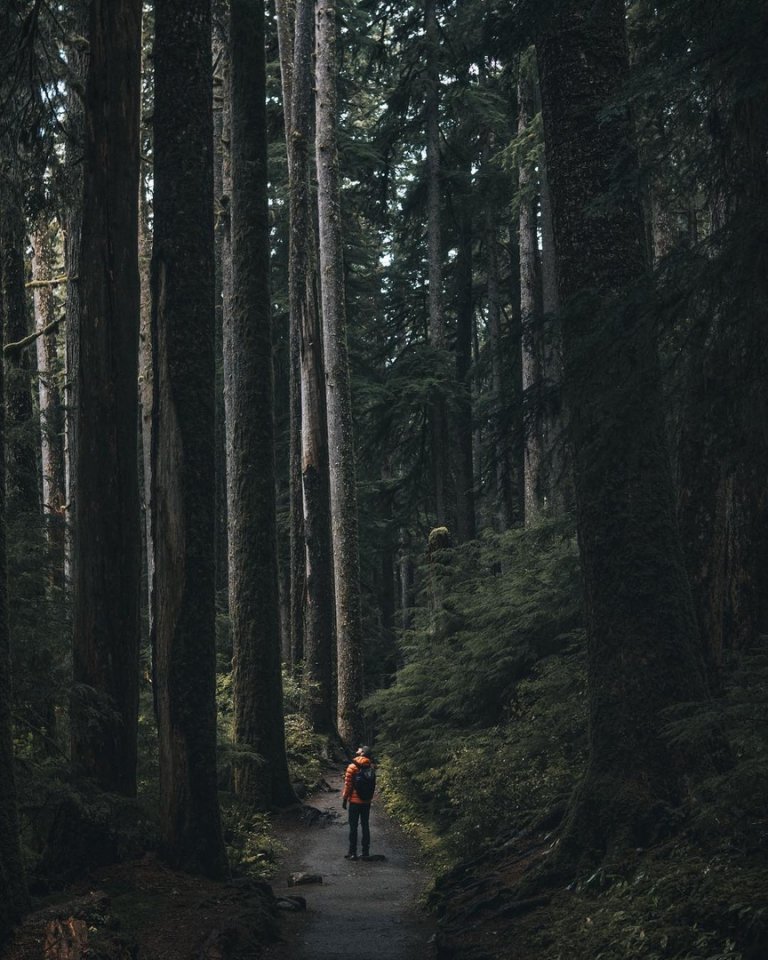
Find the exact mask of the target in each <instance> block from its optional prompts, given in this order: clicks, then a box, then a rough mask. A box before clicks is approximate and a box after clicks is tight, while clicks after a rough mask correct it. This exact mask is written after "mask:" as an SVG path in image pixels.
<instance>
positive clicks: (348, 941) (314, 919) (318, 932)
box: [266, 771, 435, 960]
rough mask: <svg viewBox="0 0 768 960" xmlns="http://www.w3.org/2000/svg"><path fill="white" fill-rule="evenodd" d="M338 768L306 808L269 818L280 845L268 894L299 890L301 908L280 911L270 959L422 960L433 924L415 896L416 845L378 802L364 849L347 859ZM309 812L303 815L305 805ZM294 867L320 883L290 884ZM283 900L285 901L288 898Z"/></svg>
mask: <svg viewBox="0 0 768 960" xmlns="http://www.w3.org/2000/svg"><path fill="white" fill-rule="evenodd" d="M341 787H342V773H341V771H335V772H334V773H333V774H332V775H331V776H330V777H329V778H328V787H327V788H326V790H325V791H324V792H321V793H317V794H315V795H313V796H312V797H309V798H308V800H307V801H306V806H305V815H304V816H303V817H302V818H298V817H296V816H295V815H293V816H292V815H290V814H286V815H285V816H283V817H281V818H279V819H278V820H277V822H276V824H275V826H276V831H277V836H278V839H279V840H280V841H281V843H282V844H283V845H284V848H285V853H284V854H283V855H282V856H281V858H280V860H279V862H278V865H277V872H276V874H275V877H274V879H273V880H272V886H273V888H274V891H275V895H276V896H277V897H278V898H284V899H285V900H286V901H288V898H290V897H301V898H303V899H304V900H305V901H306V910H301V911H299V912H291V913H287V914H286V916H285V921H284V923H283V924H282V936H283V941H282V942H281V943H279V944H275V945H274V946H271V947H269V948H268V950H267V954H266V956H267V957H268V958H269V960H340V958H343V957H348V956H354V957H355V958H357V960H428V958H429V957H431V956H432V946H431V943H430V941H431V940H432V937H433V934H434V930H435V926H434V922H433V921H432V919H431V918H430V917H429V916H428V914H427V913H426V912H425V911H424V910H423V909H421V908H420V906H419V901H420V898H421V894H422V893H423V891H424V889H425V887H426V885H427V882H428V875H427V872H426V870H425V869H424V867H423V865H422V863H421V861H420V858H419V853H418V850H417V849H416V848H415V846H414V845H413V843H412V842H411V841H410V840H409V839H408V838H407V837H406V836H405V835H404V834H403V832H402V830H401V829H400V828H399V827H398V826H397V824H396V823H394V822H393V820H392V819H391V818H390V817H389V816H388V814H387V813H386V811H385V809H384V805H383V803H381V802H378V803H377V802H376V801H374V803H373V807H372V810H371V855H372V856H374V857H383V858H384V859H382V860H379V859H373V860H371V861H362V860H357V861H349V860H345V859H344V854H345V853H346V852H347V815H346V813H344V812H343V811H342V809H341ZM308 808H309V809H310V811H316V812H312V813H311V815H310V816H307V815H306V811H307V809H308ZM294 874H305V875H308V876H312V875H314V876H319V877H321V878H322V883H313V884H306V885H304V884H300V885H289V878H290V877H291V876H292V875H294ZM288 902H290V901H288Z"/></svg>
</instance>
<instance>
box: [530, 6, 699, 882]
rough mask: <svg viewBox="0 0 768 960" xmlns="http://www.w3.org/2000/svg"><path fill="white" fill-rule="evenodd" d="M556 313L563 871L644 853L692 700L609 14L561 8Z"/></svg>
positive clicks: (688, 624)
mask: <svg viewBox="0 0 768 960" xmlns="http://www.w3.org/2000/svg"><path fill="white" fill-rule="evenodd" d="M537 48H538V54H539V64H540V68H541V89H542V100H543V110H544V128H545V143H546V158H547V170H548V173H549V177H550V187H551V192H552V206H553V216H554V225H555V243H556V248H557V254H558V283H559V291H560V296H561V298H562V301H563V304H564V308H565V311H566V313H565V320H564V326H563V347H564V359H565V376H566V386H567V395H568V399H569V410H570V430H571V439H572V442H573V450H574V472H575V482H576V506H577V521H578V533H579V546H580V551H581V559H582V567H583V572H584V581H585V588H586V615H587V630H588V663H589V705H590V734H589V737H590V756H589V763H588V769H587V773H586V776H585V779H584V781H583V783H582V785H581V788H580V790H579V791H578V793H577V795H576V797H575V799H574V802H573V805H572V809H571V812H570V818H569V821H568V824H567V826H566V829H565V833H564V836H563V838H562V841H561V844H562V845H561V857H562V858H563V861H564V862H566V863H568V864H570V865H571V866H572V865H573V863H574V861H577V860H578V859H580V858H582V857H583V858H584V859H595V858H597V859H599V858H601V857H603V856H605V855H606V854H611V853H612V852H614V851H616V850H618V849H621V848H623V847H626V846H638V845H644V844H645V843H646V842H647V840H648V839H649V836H651V835H652V831H653V826H654V824H653V811H654V808H655V806H656V805H658V804H659V803H662V804H663V803H665V802H666V803H675V802H677V801H679V800H680V799H681V797H682V795H683V792H684V790H685V789H686V787H685V782H686V776H687V774H689V773H690V758H689V757H687V756H684V755H681V754H680V753H679V752H678V751H676V750H674V749H672V748H671V747H669V746H668V744H667V743H666V742H665V740H664V736H663V729H664V724H665V717H664V711H665V710H666V709H667V708H668V707H671V706H673V705H675V704H677V703H679V702H681V701H690V700H696V699H701V698H703V697H705V696H706V687H705V682H704V677H703V669H702V663H701V658H700V657H699V655H698V651H697V643H696V641H697V637H696V626H695V621H694V616H693V609H692V604H691V599H690V591H689V588H688V582H687V579H686V576H685V570H684V566H683V562H682V556H681V549H680V544H679V538H678V534H677V528H676V524H675V512H674V502H673V493H672V483H671V477H670V471H669V467H668V461H667V454H666V451H665V449H664V430H663V421H662V413H661V398H660V391H659V376H658V361H657V357H656V347H655V340H654V325H653V316H652V312H651V311H652V304H653V295H652V291H651V289H650V285H649V271H648V268H647V264H646V250H645V241H644V227H643V219H642V207H641V201H640V196H639V192H638V190H637V187H636V179H635V178H633V177H630V176H626V177H625V179H623V180H622V182H621V183H616V182H614V171H615V170H616V169H622V170H624V171H625V172H626V171H628V170H632V169H633V168H635V167H636V159H635V154H634V143H633V130H632V126H631V122H630V119H629V117H628V115H627V113H626V112H624V111H618V110H613V111H611V112H609V113H606V112H605V106H606V104H607V103H608V102H609V100H611V99H612V98H613V97H614V96H615V93H616V91H617V90H618V89H620V88H621V84H622V83H623V81H624V78H625V76H626V72H627V66H628V58H627V48H626V41H625V35H624V4H623V3H621V2H620V0H605V2H603V3H602V4H601V5H600V10H599V15H596V14H595V12H594V4H593V3H591V2H589V0H564V2H563V3H561V4H559V5H558V8H557V12H556V13H554V14H553V15H552V19H551V20H550V22H549V24H548V27H547V29H545V30H543V31H542V32H541V35H540V36H539V39H538V42H537Z"/></svg>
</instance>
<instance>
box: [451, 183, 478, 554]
mask: <svg viewBox="0 0 768 960" xmlns="http://www.w3.org/2000/svg"><path fill="white" fill-rule="evenodd" d="M466 179H467V183H466V195H465V196H463V197H462V198H461V204H462V208H463V209H462V210H461V212H460V215H459V216H460V222H459V252H458V256H457V262H456V284H457V290H456V386H457V402H456V412H455V431H456V433H455V436H456V439H455V474H456V536H457V539H458V540H459V542H460V543H461V542H464V541H467V540H473V539H474V537H475V536H476V535H477V527H476V523H475V490H474V487H475V478H474V463H473V458H472V380H471V377H470V370H471V369H472V332H473V329H474V299H473V291H472V215H471V213H470V211H469V202H470V197H469V171H468V170H467V171H466Z"/></svg>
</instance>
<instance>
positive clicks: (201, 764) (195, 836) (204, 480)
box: [152, 0, 226, 876]
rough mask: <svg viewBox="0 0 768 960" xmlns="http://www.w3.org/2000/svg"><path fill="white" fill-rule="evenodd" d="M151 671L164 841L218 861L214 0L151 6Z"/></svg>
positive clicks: (219, 870)
mask: <svg viewBox="0 0 768 960" xmlns="http://www.w3.org/2000/svg"><path fill="white" fill-rule="evenodd" d="M154 64H155V115H154V120H155V126H154V131H155V132H154V148H155V192H154V214H155V217H154V246H153V254H152V339H153V344H154V348H153V349H154V356H155V379H154V403H153V410H152V416H153V430H152V484H153V487H152V539H153V541H154V544H155V584H154V589H153V597H154V603H155V609H154V618H153V620H154V654H155V662H154V674H155V683H154V686H155V703H156V711H157V717H158V728H159V739H160V813H161V825H162V831H163V848H164V853H165V856H166V858H167V859H168V860H169V862H170V863H171V864H172V865H173V866H175V867H179V868H182V869H185V870H189V871H192V872H201V873H205V874H208V875H211V876H217V875H221V874H223V873H224V871H225V870H226V855H225V851H224V845H223V842H222V833H221V818H220V812H219V802H218V794H217V781H216V700H215V680H216V649H215V570H214V510H215V475H214V443H215V437H214V403H215V398H214V385H215V370H214V329H213V324H214V313H215V310H214V302H213V293H214V269H215V265H214V237H213V156H212V154H213V118H212V74H211V66H212V65H211V8H210V0H157V3H156V4H155V46H154Z"/></svg>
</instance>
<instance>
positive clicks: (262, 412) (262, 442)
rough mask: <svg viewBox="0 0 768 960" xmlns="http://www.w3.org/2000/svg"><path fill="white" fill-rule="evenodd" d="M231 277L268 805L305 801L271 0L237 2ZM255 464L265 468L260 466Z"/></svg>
mask: <svg viewBox="0 0 768 960" xmlns="http://www.w3.org/2000/svg"><path fill="white" fill-rule="evenodd" d="M230 49H231V57H232V78H231V90H232V272H233V292H234V296H233V300H232V315H231V318H230V323H229V324H227V325H226V326H225V327H224V352H225V355H226V356H228V361H229V362H228V364H227V366H228V368H229V369H230V370H231V371H232V378H231V381H230V382H229V384H228V388H229V389H228V391H227V395H226V398H225V399H226V401H227V416H226V424H227V508H228V516H229V608H230V618H231V622H232V635H233V648H234V658H233V663H234V700H235V742H236V743H237V744H238V745H239V746H241V747H244V748H246V749H247V751H248V753H249V754H256V755H258V758H259V759H258V760H257V759H255V758H254V759H249V760H241V761H239V762H238V765H237V768H236V770H235V790H236V792H237V794H238V795H239V796H240V797H241V798H242V799H244V800H246V801H247V802H248V803H249V804H250V805H252V806H254V807H257V808H260V809H268V808H269V807H271V806H285V805H288V804H290V803H293V802H295V800H296V797H295V794H294V792H293V789H292V788H291V784H290V779H289V777H288V763H287V760H286V754H285V727H284V723H283V689H282V675H281V669H280V663H281V658H280V607H279V592H278V577H277V520H276V503H275V462H274V457H275V436H274V434H275V430H274V411H273V380H274V377H273V370H272V310H271V302H270V294H269V267H270V245H269V213H268V206H267V117H266V64H265V53H264V0H231V5H230ZM254 463H258V464H259V468H258V469H254V466H253V465H254Z"/></svg>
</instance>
